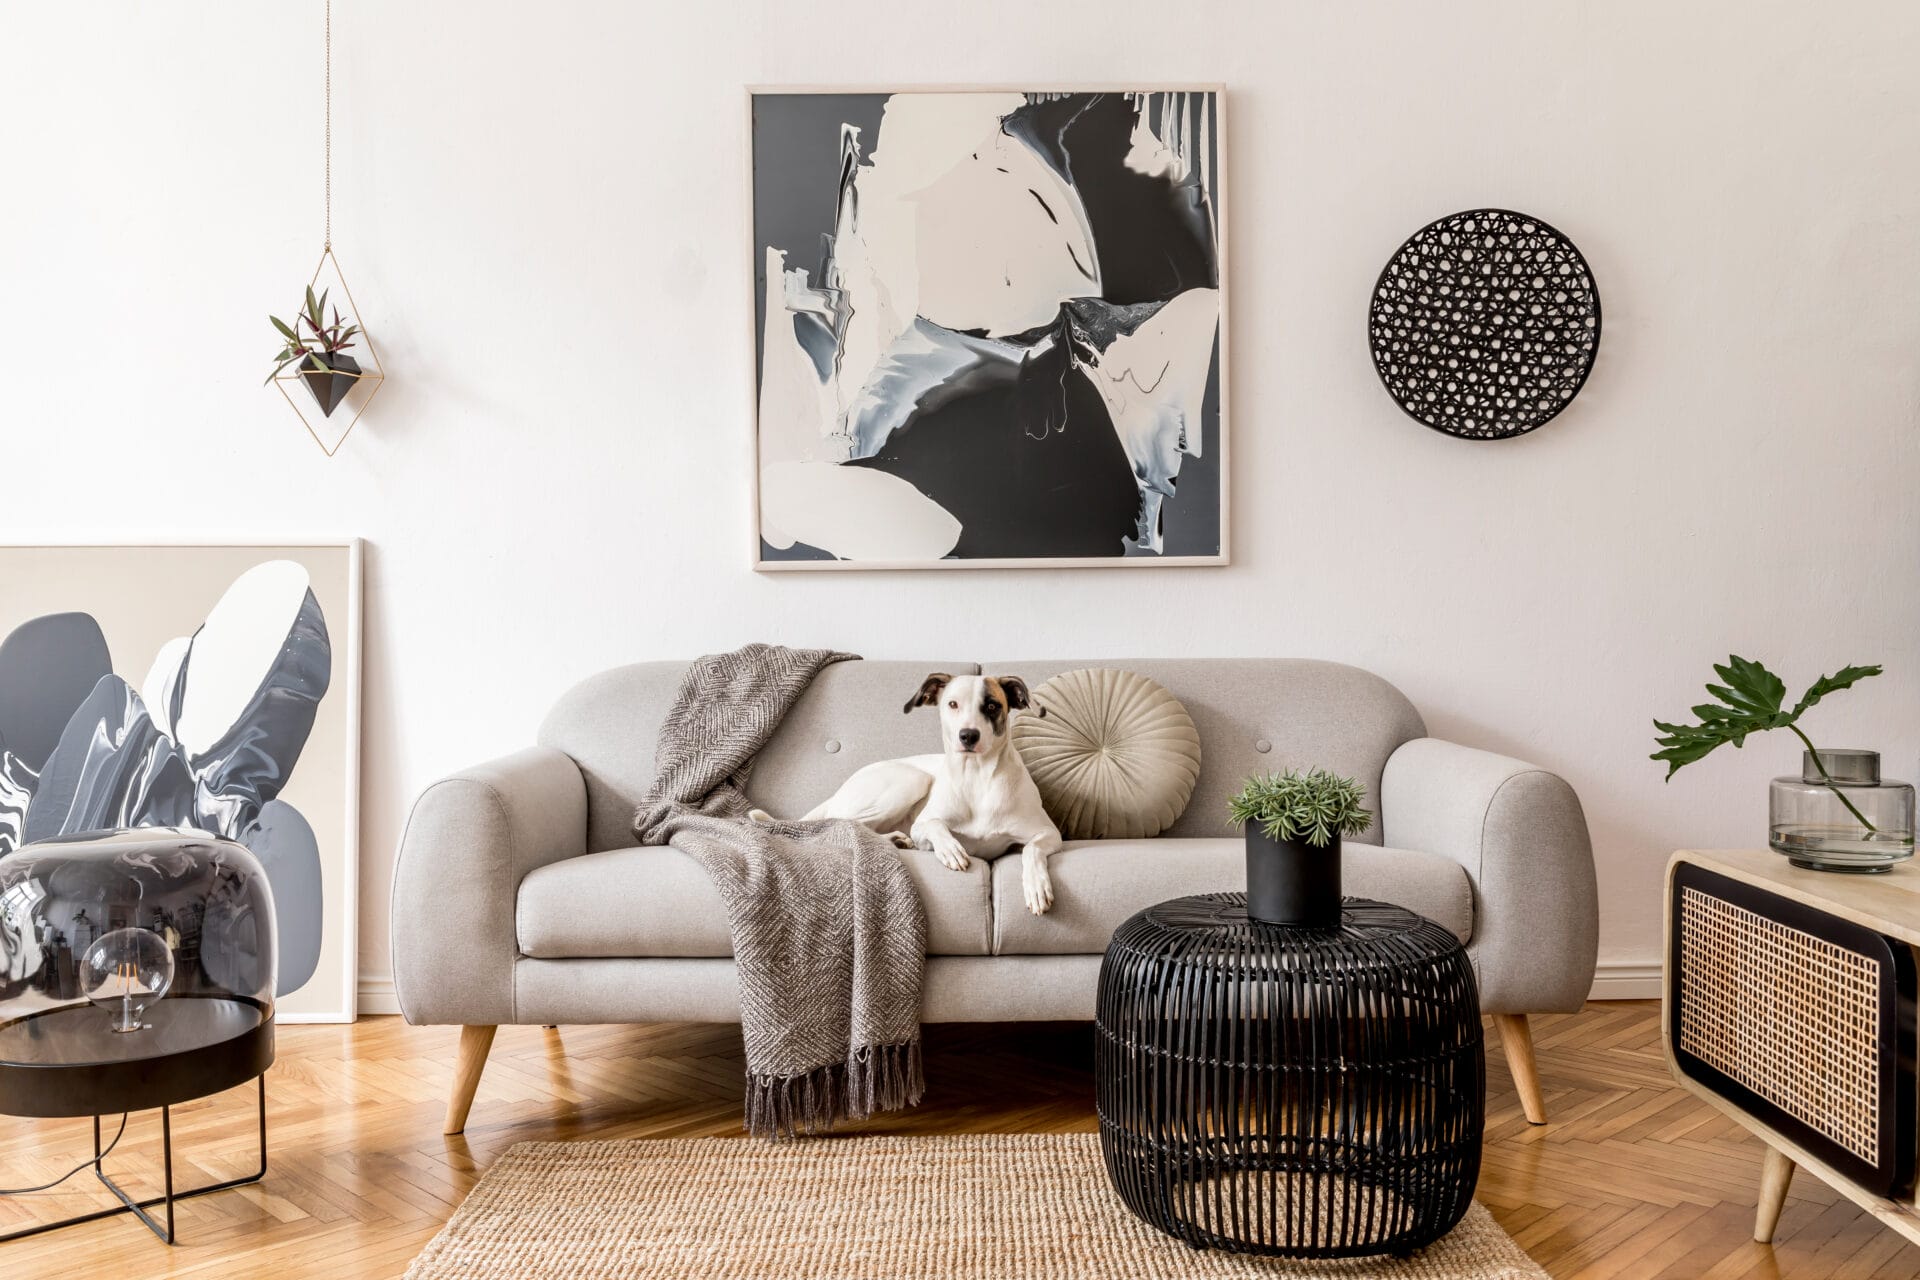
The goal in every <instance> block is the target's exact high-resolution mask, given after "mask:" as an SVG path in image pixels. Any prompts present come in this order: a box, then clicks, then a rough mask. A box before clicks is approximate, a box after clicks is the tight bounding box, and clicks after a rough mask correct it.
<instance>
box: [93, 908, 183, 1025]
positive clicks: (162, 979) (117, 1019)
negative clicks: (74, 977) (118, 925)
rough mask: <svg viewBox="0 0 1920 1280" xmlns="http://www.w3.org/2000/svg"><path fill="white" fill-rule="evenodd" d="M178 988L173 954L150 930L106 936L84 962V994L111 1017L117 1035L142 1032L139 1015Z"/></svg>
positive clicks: (124, 931) (136, 930)
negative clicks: (171, 987)
mask: <svg viewBox="0 0 1920 1280" xmlns="http://www.w3.org/2000/svg"><path fill="white" fill-rule="evenodd" d="M172 985H173V951H172V949H171V948H169V947H168V946H167V942H166V939H164V938H162V937H161V936H160V935H159V934H157V933H155V932H153V930H151V929H115V930H114V931H113V932H112V933H108V934H102V935H101V937H100V940H99V941H98V942H96V943H94V944H93V945H92V946H91V947H88V948H87V953H86V955H84V956H82V957H81V958H80V990H81V992H82V993H83V994H85V996H86V997H87V999H89V1000H91V1001H93V1002H94V1003H95V1004H97V1005H99V1006H100V1007H101V1008H102V1009H105V1010H106V1011H107V1016H108V1017H109V1018H110V1019H111V1020H112V1024H113V1029H114V1030H115V1031H139V1030H141V1029H142V1028H143V1027H144V1026H145V1025H146V1024H145V1023H143V1022H141V1021H140V1015H141V1014H143V1013H145V1012H146V1009H147V1006H148V1005H150V1004H152V1003H153V1002H154V1001H155V1000H158V999H159V998H160V997H161V996H164V995H165V994H167V988H168V987H170V986H172Z"/></svg>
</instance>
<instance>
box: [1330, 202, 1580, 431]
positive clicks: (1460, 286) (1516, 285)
mask: <svg viewBox="0 0 1920 1280" xmlns="http://www.w3.org/2000/svg"><path fill="white" fill-rule="evenodd" d="M1367 336H1368V339H1369V341H1370V342H1371V343H1372V345H1373V365H1374V368H1375V369H1377V370H1379V373H1380V381H1381V382H1383V383H1385V384H1386V387H1387V394H1389V395H1391V396H1392V397H1393V399H1394V402H1395V403H1396V404H1398V405H1399V406H1400V407H1401V408H1402V409H1405V410H1406V411H1407V413H1408V414H1409V415H1411V416H1412V417H1413V418H1414V419H1415V420H1416V421H1418V422H1420V423H1422V424H1424V425H1426V426H1429V427H1432V428H1433V429H1434V430H1435V431H1444V432H1445V433H1447V434H1448V435H1451V436H1461V437H1463V438H1465V439H1469V440H1504V439H1506V438H1507V437H1508V436H1517V435H1524V434H1525V433H1527V432H1529V431H1531V430H1533V429H1534V428H1535V427H1538V426H1540V425H1541V424H1542V423H1545V422H1547V421H1549V420H1550V419H1551V418H1552V417H1553V416H1554V415H1555V414H1557V413H1559V412H1560V411H1561V410H1562V409H1564V408H1566V407H1567V406H1568V405H1569V404H1571V403H1572V402H1573V398H1574V396H1576V395H1578V394H1579V392H1580V388H1581V386H1582V385H1584V384H1585V383H1586V380H1587V374H1588V373H1589V372H1590V371H1591V370H1592V369H1593V358H1594V354H1595V353H1596V352H1597V351H1599V349H1600V294H1599V291H1598V290H1597V289H1595V288H1594V284H1593V273H1592V271H1590V270H1589V269H1588V267H1587V260H1586V259H1585V258H1583V257H1581V256H1580V251H1579V250H1578V249H1576V248H1574V246H1573V242H1572V241H1571V240H1569V239H1567V238H1566V237H1565V236H1563V235H1561V234H1560V233H1559V232H1558V231H1556V230H1554V229H1553V228H1552V227H1550V226H1548V225H1547V224H1546V223H1544V222H1542V221H1540V219H1538V218H1535V217H1530V216H1529V215H1527V214H1524V213H1514V212H1513V211H1511V210H1508V209H1469V210H1467V211H1466V212H1464V213H1456V214H1453V215H1452V216H1451V217H1446V218H1442V219H1440V220H1439V221H1438V222H1434V223H1431V224H1429V225H1428V226H1425V227H1422V228H1421V229H1420V230H1419V231H1417V232H1415V233H1414V234H1413V237H1412V238H1411V239H1409V240H1408V241H1407V242H1406V243H1405V244H1403V245H1401V246H1400V249H1399V251H1398V252H1397V253H1395V254H1394V255H1393V257H1392V258H1390V259H1389V260H1388V262H1387V265H1386V269H1385V270H1383V271H1382V272H1381V273H1380V280H1379V283H1377V284H1376V285H1374V287H1373V305H1372V307H1371V309H1370V310H1369V311H1368V315H1367Z"/></svg>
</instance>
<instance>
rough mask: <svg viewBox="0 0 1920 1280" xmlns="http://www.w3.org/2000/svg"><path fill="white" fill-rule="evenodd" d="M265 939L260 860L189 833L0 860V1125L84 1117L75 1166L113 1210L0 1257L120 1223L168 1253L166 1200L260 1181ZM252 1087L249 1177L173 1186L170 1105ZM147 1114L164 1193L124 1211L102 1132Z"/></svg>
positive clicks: (47, 844) (267, 994)
mask: <svg viewBox="0 0 1920 1280" xmlns="http://www.w3.org/2000/svg"><path fill="white" fill-rule="evenodd" d="M273 926H274V914H273V895H272V891H271V889H270V888H269V886H268V883H267V876H266V872H265V870H264V869H262V867H261V865H260V862H259V860H258V859H256V858H255V857H254V856H253V854H252V853H250V852H248V851H247V850H246V849H245V848H244V847H243V846H241V845H238V844H235V843H233V842H232V841H228V840H221V839H216V838H214V837H212V836H208V835H206V834H204V833H202V832H198V831H187V830H178V829H174V828H149V829H141V830H130V831H102V832H88V833H84V834H80V835H74V836H64V837H60V838H57V839H53V840H45V841H40V842H38V843H34V844H28V845H23V846H22V847H21V848H19V849H18V850H16V851H15V852H13V853H11V854H9V855H7V856H6V857H5V858H3V859H0V960H5V961H6V962H7V963H6V964H4V965H0V1115H14V1116H91V1117H93V1158H92V1160H91V1161H88V1162H87V1163H89V1164H91V1165H92V1166H93V1173H94V1176H95V1177H96V1178H98V1179H99V1181H100V1183H101V1185H103V1186H104V1187H105V1188H106V1189H107V1190H108V1191H110V1192H112V1193H113V1195H114V1198H115V1199H116V1200H117V1201H118V1202H119V1203H118V1204H116V1205H115V1206H114V1207H113V1208H111V1209H102V1210H99V1211H97V1212H94V1213H85V1214H81V1215H79V1216H78V1217H73V1218H66V1219H63V1220H61V1221H59V1222H45V1223H40V1224H37V1225H34V1226H29V1227H24V1228H21V1229H20V1230H16V1231H12V1232H9V1233H7V1234H5V1235H0V1244H4V1243H5V1242H7V1241H9V1240H17V1239H19V1238H20V1237H22V1236H30V1235H38V1234H39V1233H41V1232H43V1231H52V1230H55V1229H56V1228H59V1227H68V1226H72V1225H74V1224H75V1223H80V1222H91V1221H93V1220H95V1219H97V1218H106V1217H111V1216H113V1215H115V1214H120V1213H131V1214H133V1215H134V1216H136V1217H138V1218H139V1219H140V1221H141V1222H143V1223H145V1224H146V1226H147V1227H148V1229H149V1230H151V1231H152V1232H153V1233H154V1234H155V1235H157V1236H159V1237H160V1238H161V1239H162V1240H165V1241H166V1242H167V1243H168V1244H172V1243H173V1242H174V1204H175V1202H176V1201H179V1200H185V1199H187V1198H189V1197H191V1196H202V1195H206V1194H208V1193H209V1192H213V1191H224V1190H226V1189H228V1188H229V1187H239V1186H244V1185H246V1184H247V1183H251V1182H258V1181H260V1180H261V1179H262V1178H263V1177H265V1176H266V1172H267V1077H266V1072H267V1068H269V1067H270V1066H272V1065H273V1053H274V1044H273V998H274V986H275V982H274V979H275V964H276V951H275V944H274V933H273ZM250 1081H251V1082H254V1083H255V1084H256V1085H257V1093H258V1101H257V1104H256V1114H257V1120H258V1128H259V1138H260V1164H259V1167H258V1169H257V1170H256V1171H255V1172H252V1173H248V1174H245V1175H243V1176H241V1177H237V1178H230V1179H227V1180H225V1181H220V1182H215V1183H211V1184H207V1185H203V1186H197V1187H191V1188H188V1189H185V1190H179V1189H176V1188H175V1186H174V1182H173V1110H172V1109H173V1107H174V1106H175V1105H176V1104H178V1103H182V1102H186V1101H188V1100H190V1099H194V1098H204V1097H206V1096H208V1095H210V1094H214V1093H219V1092H221V1091H222V1090H225V1089H232V1088H235V1087H237V1086H240V1085H244V1084H247V1083H248V1082H250ZM155 1108H157V1109H158V1110H159V1112H160V1135H161V1152H162V1155H161V1159H162V1174H163V1179H164V1180H163V1183H162V1186H163V1187H164V1194H162V1195H158V1196H151V1197H147V1198H145V1199H139V1200H136V1199H134V1198H133V1197H132V1196H130V1195H128V1194H127V1192H126V1191H125V1190H124V1189H123V1188H122V1187H121V1186H120V1185H119V1184H118V1183H116V1182H115V1181H114V1180H113V1179H112V1178H111V1177H109V1176H108V1174H107V1171H106V1169H105V1167H104V1166H103V1164H102V1161H103V1159H104V1158H105V1154H106V1151H105V1150H103V1149H102V1147H101V1143H100V1120H101V1117H102V1116H112V1115H114V1114H115V1113H129V1112H134V1111H146V1110H152V1109H155ZM110 1149H111V1146H110V1145H109V1147H108V1148H107V1150H110ZM80 1167H81V1168H83V1169H84V1168H85V1167H86V1164H82V1165H81V1166H80ZM156 1206H165V1208H164V1213H163V1215H162V1216H163V1218H164V1221H165V1225H164V1226H162V1224H161V1222H160V1221H157V1220H156V1219H155V1218H154V1216H153V1215H152V1214H150V1213H148V1212H147V1211H148V1210H149V1209H152V1208H154V1207H156Z"/></svg>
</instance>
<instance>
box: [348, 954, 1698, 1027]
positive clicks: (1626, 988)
mask: <svg viewBox="0 0 1920 1280" xmlns="http://www.w3.org/2000/svg"><path fill="white" fill-rule="evenodd" d="M1659 998H1660V966H1659V965H1658V964H1656V963H1651V962H1648V961H1641V960H1609V961H1605V962H1603V963H1602V964H1601V965H1600V967H1599V968H1598V969H1596V970H1595V971H1594V975H1593V991H1592V994H1590V995H1589V996H1588V997H1587V999H1589V1000H1658V999H1659ZM399 1012H400V998H399V997H398V996H397V995H395V994H394V991H393V979H392V978H387V977H363V978H361V979H360V1013H361V1015H362V1016H366V1015H368V1014H397V1013H399Z"/></svg>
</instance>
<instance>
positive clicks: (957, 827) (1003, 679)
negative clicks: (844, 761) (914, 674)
mask: <svg viewBox="0 0 1920 1280" xmlns="http://www.w3.org/2000/svg"><path fill="white" fill-rule="evenodd" d="M935 705H937V706H939V708H940V745H941V748H942V750H941V753H940V754H939V755H928V756H907V757H905V758H904V759H900V760H882V761H880V762H879V763H878V764H870V765H868V766H867V767H866V768H864V769H861V770H858V771H857V772H856V773H855V774H854V775H853V776H852V777H851V778H848V779H847V780H846V782H844V783H842V784H841V786H840V789H839V790H838V791H836V792H834V793H833V795H832V796H830V797H828V798H827V800H826V801H825V802H824V803H822V804H821V805H819V806H818V807H816V808H815V809H814V810H813V812H811V813H809V814H807V816H806V818H805V819H803V821H809V822H811V821H813V820H815V819H818V818H849V819H851V820H852V821H854V822H858V823H860V824H861V825H862V826H867V827H872V828H873V829H874V830H875V831H878V832H880V833H881V834H883V835H886V836H889V837H891V838H892V840H893V842H894V843H895V844H897V845H899V846H900V847H901V848H903V849H905V848H920V849H928V850H931V851H932V852H933V854H934V856H935V857H937V858H939V859H940V861H941V863H942V864H943V865H945V866H948V867H951V868H952V869H953V870H955V871H965V870H966V869H967V867H968V865H969V864H970V863H971V861H972V860H973V859H974V858H997V857H999V856H1000V855H1001V854H1003V853H1006V852H1008V851H1009V850H1011V849H1012V848H1013V847H1014V846H1015V845H1018V846H1019V847H1020V860H1021V865H1020V882H1021V888H1022V890H1023V893H1024V896H1025V898H1026V901H1027V909H1028V910H1029V911H1031V912H1033V913H1034V914H1035V915H1041V914H1043V913H1044V912H1045V911H1046V910H1047V909H1048V908H1049V907H1051V906H1052V905H1053V878H1052V877H1051V876H1050V875H1048V874H1047V859H1048V858H1049V857H1050V856H1052V854H1053V853H1054V851H1055V850H1057V849H1058V848H1059V847H1060V828H1058V827H1056V826H1055V825H1054V824H1053V819H1051V818H1049V817H1048V816H1047V811H1046V810H1045V809H1043V808H1042V807H1041V805H1040V791H1039V788H1037V787H1035V786H1034V785H1033V779H1032V778H1031V777H1029V776H1028V774H1027V766H1026V762H1025V761H1023V760H1021V759H1020V753H1019V752H1018V751H1011V750H1008V748H1007V736H1008V735H1007V730H1008V727H1009V726H1010V725H1011V723H1012V717H1013V713H1014V712H1016V711H1025V710H1027V709H1028V708H1029V707H1030V706H1031V705H1032V702H1031V700H1030V699H1029V697H1028V694H1027V682H1026V681H1024V680H1022V679H1020V678H1019V677H1018V676H959V677H957V678H956V677H954V676H950V675H947V674H945V673H943V672H935V673H934V674H932V675H930V676H928V677H927V678H926V680H925V681H923V682H922V683H921V685H920V691H919V692H918V693H916V694H915V695H914V696H913V697H912V698H911V699H910V700H909V701H908V702H907V705H906V707H905V708H904V709H905V710H907V711H912V710H913V709H914V708H915V707H931V706H935ZM1037 714H1039V715H1045V714H1047V713H1046V710H1045V709H1044V708H1042V709H1041V710H1040V711H1039V712H1037ZM748 816H749V817H751V818H752V819H753V820H754V821H755V822H774V821H776V819H775V818H773V817H772V816H771V815H769V814H767V813H766V812H765V811H763V810H760V809H755V810H753V811H752V812H751V813H750V814H749V815H748Z"/></svg>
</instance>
